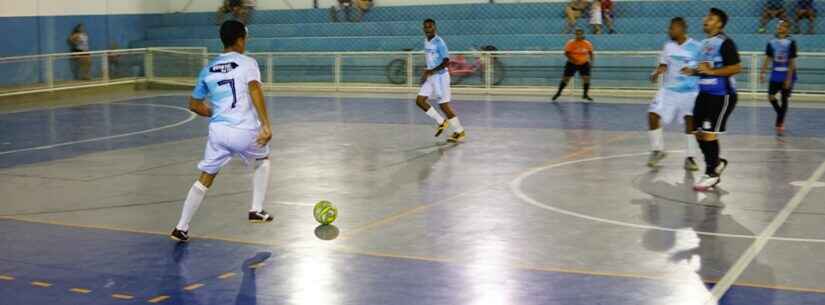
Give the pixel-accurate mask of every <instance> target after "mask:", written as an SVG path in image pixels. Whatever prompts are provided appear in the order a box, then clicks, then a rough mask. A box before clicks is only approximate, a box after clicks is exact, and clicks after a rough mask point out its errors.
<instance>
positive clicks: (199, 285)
mask: <svg viewBox="0 0 825 305" xmlns="http://www.w3.org/2000/svg"><path fill="white" fill-rule="evenodd" d="M203 286H206V285H204V284H201V283H195V284H191V285H189V286H186V287H183V290H186V291H192V290H195V289H198V288H201V287H203Z"/></svg>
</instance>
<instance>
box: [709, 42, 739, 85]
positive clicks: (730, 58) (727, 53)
mask: <svg viewBox="0 0 825 305" xmlns="http://www.w3.org/2000/svg"><path fill="white" fill-rule="evenodd" d="M720 53H721V54H722V67H721V68H718V69H714V68H713V67H711V66H710V65H709V64H707V63H702V64H700V65H699V69H698V72H699V74H703V75H708V76H722V77H730V76H734V75H736V74H739V72H742V63H741V61H740V60H739V51H738V50H736V45H735V44H733V41H731V40H725V42H723V43H722V47H721V50H720Z"/></svg>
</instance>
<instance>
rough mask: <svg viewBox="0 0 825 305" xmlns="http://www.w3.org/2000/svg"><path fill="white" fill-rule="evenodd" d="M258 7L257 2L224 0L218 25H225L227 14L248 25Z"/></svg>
mask: <svg viewBox="0 0 825 305" xmlns="http://www.w3.org/2000/svg"><path fill="white" fill-rule="evenodd" d="M257 5H258V3H257V1H256V0H224V1H223V5H221V7H220V8H218V17H217V24H222V23H223V18H224V17H225V16H226V14H231V15H232V17H234V18H235V19H236V20H238V21H240V22H241V23H243V24H248V23H249V20H250V19H252V14H253V13H254V12H255V7H256V6H257Z"/></svg>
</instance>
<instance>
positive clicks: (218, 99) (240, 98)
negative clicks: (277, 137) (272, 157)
mask: <svg viewBox="0 0 825 305" xmlns="http://www.w3.org/2000/svg"><path fill="white" fill-rule="evenodd" d="M252 81H258V82H260V81H261V71H260V69H259V68H258V62H257V61H255V59H254V58H252V57H249V56H246V55H242V54H238V53H236V52H229V53H223V54H221V55H219V56H218V57H217V58H215V59H213V60H212V61H211V62H209V64H208V65H207V66H206V67H204V68H203V70H201V72H200V74H199V75H198V80H197V82H196V83H195V90H193V91H192V98H194V99H196V100H204V99H208V100H209V103H210V106H211V108H212V117H211V118H210V120H209V124H222V125H227V126H230V127H235V128H239V129H250V130H252V129H258V128H260V125H261V124H260V122H259V121H258V114H257V112H256V110H255V106H254V105H253V104H252V98H251V97H250V96H249V83H250V82H252Z"/></svg>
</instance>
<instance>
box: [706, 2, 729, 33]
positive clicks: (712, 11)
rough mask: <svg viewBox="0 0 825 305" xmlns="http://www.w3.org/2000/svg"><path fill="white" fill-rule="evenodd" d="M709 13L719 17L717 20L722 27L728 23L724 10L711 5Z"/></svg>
mask: <svg viewBox="0 0 825 305" xmlns="http://www.w3.org/2000/svg"><path fill="white" fill-rule="evenodd" d="M710 14H711V15H715V16H716V17H719V20H720V21H722V28H725V26H726V25H727V24H728V14H726V13H725V11H723V10H720V9H718V8H715V7H712V8H710Z"/></svg>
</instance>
